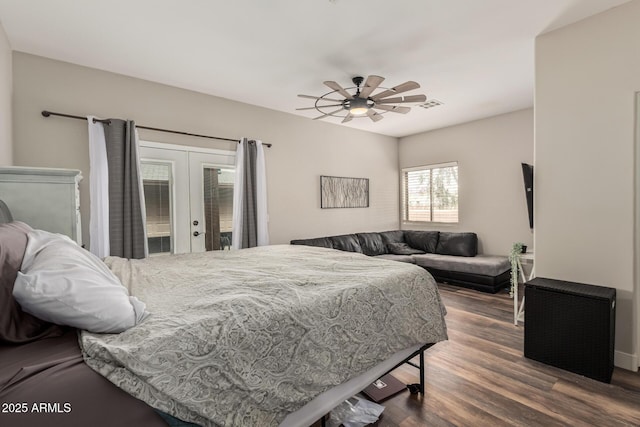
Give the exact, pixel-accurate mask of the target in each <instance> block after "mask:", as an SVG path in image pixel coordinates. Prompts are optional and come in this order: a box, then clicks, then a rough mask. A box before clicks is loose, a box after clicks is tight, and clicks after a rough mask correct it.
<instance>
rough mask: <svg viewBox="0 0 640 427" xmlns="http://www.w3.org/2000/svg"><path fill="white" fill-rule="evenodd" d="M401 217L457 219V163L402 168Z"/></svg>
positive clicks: (455, 220)
mask: <svg viewBox="0 0 640 427" xmlns="http://www.w3.org/2000/svg"><path fill="white" fill-rule="evenodd" d="M402 220H403V221H408V222H449V223H455V222H458V163H457V162H453V163H443V164H439V165H430V166H421V167H416V168H408V169H403V170H402Z"/></svg>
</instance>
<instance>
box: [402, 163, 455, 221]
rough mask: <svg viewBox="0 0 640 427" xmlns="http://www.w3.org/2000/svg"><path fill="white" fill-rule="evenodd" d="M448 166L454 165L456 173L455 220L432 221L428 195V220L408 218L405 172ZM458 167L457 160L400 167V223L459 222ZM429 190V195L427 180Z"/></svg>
mask: <svg viewBox="0 0 640 427" xmlns="http://www.w3.org/2000/svg"><path fill="white" fill-rule="evenodd" d="M449 167H455V168H456V170H457V173H458V193H457V217H456V221H434V220H433V211H434V209H433V197H430V198H429V199H430V202H431V206H430V210H429V217H430V220H429V221H419V220H409V219H408V216H409V206H408V205H409V195H408V188H407V179H406V174H407V173H408V172H414V171H427V170H430V171H431V170H433V169H442V168H449ZM459 173H460V168H459V164H458V162H457V161H452V162H445V163H434V164H430V165H423V166H414V167H409V168H402V169H401V170H400V221H401V223H402V224H442V225H457V224H459V223H460V175H459ZM429 191H430V195H432V194H433V187H432V185H431V182H429Z"/></svg>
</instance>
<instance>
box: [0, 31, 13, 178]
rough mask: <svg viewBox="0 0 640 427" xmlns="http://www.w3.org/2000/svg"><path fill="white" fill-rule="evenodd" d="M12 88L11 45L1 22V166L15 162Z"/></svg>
mask: <svg viewBox="0 0 640 427" xmlns="http://www.w3.org/2000/svg"><path fill="white" fill-rule="evenodd" d="M11 89H12V69H11V46H10V45H9V40H8V39H7V35H6V33H5V32H4V28H3V27H2V24H0V166H11V165H12V163H13V154H12V149H13V142H12V140H11V123H12V121H11Z"/></svg>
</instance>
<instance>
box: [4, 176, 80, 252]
mask: <svg viewBox="0 0 640 427" xmlns="http://www.w3.org/2000/svg"><path fill="white" fill-rule="evenodd" d="M81 179H82V174H81V173H80V171H79V170H74V169H53V168H28V167H18V166H9V167H0V200H3V201H4V202H5V203H6V205H7V206H8V207H9V209H10V215H12V216H13V219H14V220H15V221H22V222H25V223H27V224H29V225H30V226H31V227H33V228H37V229H40V230H46V231H51V232H53V233H60V234H65V235H67V236H69V237H71V238H72V239H73V240H75V241H76V242H78V244H82V233H81V227H80V197H79V192H78V183H79V182H80V180H81Z"/></svg>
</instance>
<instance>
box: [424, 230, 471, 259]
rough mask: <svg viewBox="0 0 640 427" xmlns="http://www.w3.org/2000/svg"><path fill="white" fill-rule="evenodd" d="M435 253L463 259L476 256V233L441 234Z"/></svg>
mask: <svg viewBox="0 0 640 427" xmlns="http://www.w3.org/2000/svg"><path fill="white" fill-rule="evenodd" d="M412 246H413V245H412ZM435 253H437V254H440V255H457V256H464V257H472V256H476V255H477V254H478V236H477V235H476V233H450V232H441V233H440V238H439V239H438V245H437V247H436V250H435Z"/></svg>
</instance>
